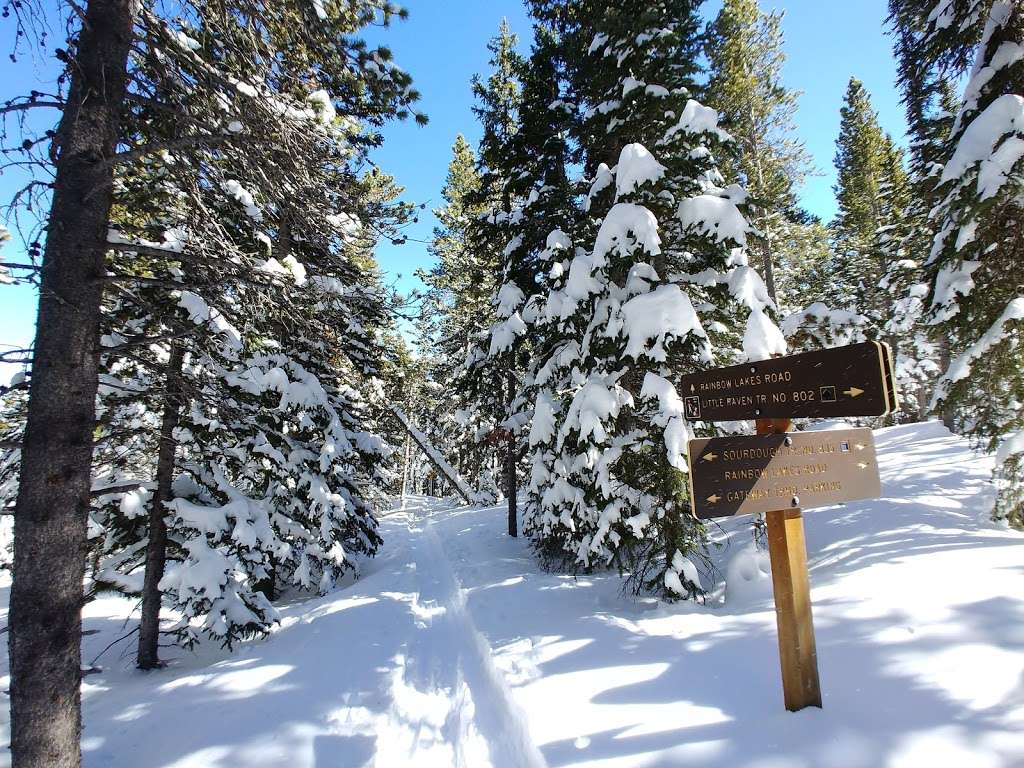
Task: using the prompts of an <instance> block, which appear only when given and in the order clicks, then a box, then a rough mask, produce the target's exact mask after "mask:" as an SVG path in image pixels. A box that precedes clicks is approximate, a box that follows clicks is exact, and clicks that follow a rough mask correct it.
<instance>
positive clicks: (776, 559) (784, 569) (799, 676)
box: [757, 419, 821, 712]
mask: <svg viewBox="0 0 1024 768" xmlns="http://www.w3.org/2000/svg"><path fill="white" fill-rule="evenodd" d="M789 429H790V422H789V420H788V419H759V420H758V422H757V434H759V435H774V434H782V433H785V432H788V431H789ZM765 518H766V520H767V522H768V556H769V557H770V558H771V564H772V591H773V592H774V595H775V624H776V627H777V628H778V636H779V662H780V663H781V665H782V697H783V700H784V702H785V704H786V709H788V710H789V711H790V712H797V711H799V710H801V709H804V708H805V707H819V708H820V707H821V683H820V682H819V681H818V651H817V648H816V646H815V642H814V618H813V616H812V615H811V585H810V574H809V572H808V570H807V544H806V542H805V541H804V518H803V514H802V513H801V512H800V508H799V507H794V508H791V509H773V510H771V511H769V512H767V513H766V514H765Z"/></svg>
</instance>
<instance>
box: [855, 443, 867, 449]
mask: <svg viewBox="0 0 1024 768" xmlns="http://www.w3.org/2000/svg"><path fill="white" fill-rule="evenodd" d="M856 447H857V450H858V451H863V450H864V449H865V448H867V446H866V445H864V443H856Z"/></svg>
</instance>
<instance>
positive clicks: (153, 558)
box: [136, 341, 185, 669]
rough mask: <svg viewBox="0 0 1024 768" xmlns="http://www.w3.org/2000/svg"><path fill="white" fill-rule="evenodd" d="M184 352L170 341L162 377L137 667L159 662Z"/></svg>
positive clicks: (153, 665)
mask: <svg viewBox="0 0 1024 768" xmlns="http://www.w3.org/2000/svg"><path fill="white" fill-rule="evenodd" d="M184 360H185V351H184V349H183V348H182V346H181V344H180V343H179V342H177V341H172V342H171V354H170V356H169V358H168V360H167V374H166V376H165V387H166V389H165V392H164V413H163V418H162V421H161V423H160V448H159V450H158V452H157V460H156V490H155V491H154V492H153V498H152V499H151V500H150V503H149V541H148V542H147V544H146V574H145V577H144V580H143V585H142V618H141V619H140V621H139V650H138V656H137V658H136V662H137V663H138V665H139V669H155V668H157V667H159V666H161V664H160V656H159V642H160V605H161V603H162V602H163V593H162V592H161V591H160V579H162V578H163V576H164V564H165V563H166V561H167V523H166V521H165V518H166V517H167V507H166V506H165V504H166V502H168V501H170V500H171V483H172V482H173V480H174V454H175V450H176V449H177V447H178V444H177V442H175V439H174V430H175V429H177V427H178V421H179V420H180V418H181V409H182V405H183V403H182V392H181V384H182V382H181V367H182V364H183V362H184Z"/></svg>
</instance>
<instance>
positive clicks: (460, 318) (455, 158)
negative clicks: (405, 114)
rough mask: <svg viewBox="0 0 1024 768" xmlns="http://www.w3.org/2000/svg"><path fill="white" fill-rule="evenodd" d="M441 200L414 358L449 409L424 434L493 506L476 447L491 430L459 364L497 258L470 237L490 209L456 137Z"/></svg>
mask: <svg viewBox="0 0 1024 768" xmlns="http://www.w3.org/2000/svg"><path fill="white" fill-rule="evenodd" d="M441 195H442V197H443V199H444V203H445V204H444V205H443V206H442V207H441V208H438V209H437V210H436V211H435V212H434V213H435V215H436V216H437V218H438V221H439V222H440V225H439V226H438V227H436V228H435V229H434V237H433V240H432V242H431V246H430V252H431V254H432V255H433V256H434V257H435V258H436V259H437V263H436V264H435V266H434V267H433V268H431V269H430V270H429V271H422V272H421V273H420V277H421V279H422V280H423V282H424V283H425V284H426V285H427V287H428V290H427V292H426V294H425V295H424V297H423V300H422V311H421V318H422V319H421V325H420V328H419V330H420V335H421V338H420V341H419V355H420V356H421V357H422V359H423V360H424V361H425V362H426V363H427V369H426V370H425V371H424V375H425V377H426V379H425V381H432V382H436V383H438V384H440V385H443V386H445V388H446V389H447V390H448V391H449V393H450V395H451V396H452V397H453V398H454V399H455V402H454V406H455V407H454V408H451V409H446V411H445V415H444V416H442V418H440V419H437V420H435V423H433V424H431V426H430V430H428V432H429V435H430V436H431V437H433V438H435V439H436V442H437V443H438V444H446V445H452V446H454V448H455V456H454V458H455V460H456V463H457V464H458V467H459V470H460V472H461V473H463V474H464V475H466V476H467V477H468V478H470V481H471V482H472V483H473V485H474V486H475V488H476V490H477V492H478V493H480V494H483V495H482V496H481V497H480V498H481V501H494V500H495V498H494V496H493V494H492V492H493V480H492V477H493V467H492V466H490V465H491V464H492V463H493V456H492V455H491V454H492V451H491V450H490V449H489V448H487V447H486V446H481V445H479V443H478V438H479V437H480V436H481V434H484V433H487V432H489V431H490V429H491V428H492V427H491V425H490V420H489V419H488V418H487V417H484V416H482V415H481V413H480V411H479V409H478V408H477V407H476V401H475V397H474V396H473V394H472V392H473V391H475V390H473V388H472V387H471V383H470V382H468V381H467V380H466V376H467V372H466V360H467V357H468V356H469V355H470V353H471V351H473V350H476V349H477V348H478V347H479V345H480V343H481V334H482V333H484V331H485V330H486V328H487V322H488V319H489V318H490V317H491V316H492V312H493V310H492V307H491V304H490V301H491V295H492V292H493V287H494V284H495V281H496V276H495V270H496V268H497V267H496V265H497V259H496V257H495V255H494V253H493V252H492V251H489V250H486V249H483V248H480V247H479V242H478V241H477V240H476V232H477V230H478V228H479V226H480V218H481V217H482V216H484V215H485V214H486V213H487V211H488V210H489V209H488V206H487V204H486V200H485V196H484V193H483V190H482V180H481V173H480V168H479V164H478V161H477V157H476V153H475V152H474V151H473V148H472V147H471V146H470V145H469V142H467V141H466V140H465V138H464V137H463V136H462V135H461V134H460V135H458V136H457V137H456V139H455V143H454V144H453V146H452V159H451V161H450V163H449V164H448V176H447V179H446V181H445V185H444V187H443V188H442V190H441ZM417 391H420V392H421V393H422V390H417Z"/></svg>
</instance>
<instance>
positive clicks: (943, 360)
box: [939, 336, 954, 432]
mask: <svg viewBox="0 0 1024 768" xmlns="http://www.w3.org/2000/svg"><path fill="white" fill-rule="evenodd" d="M951 359H952V353H951V352H950V349H949V337H948V336H943V337H942V338H941V339H940V340H939V370H940V371H942V373H946V371H948V370H949V363H950V360H951ZM939 416H940V417H941V418H942V424H943V425H944V426H945V427H946V429H948V430H949V431H950V432H952V431H953V425H954V414H953V409H952V408H950V407H949V403H948V402H946V401H945V400H943V401H942V411H941V412H940V413H939Z"/></svg>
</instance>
